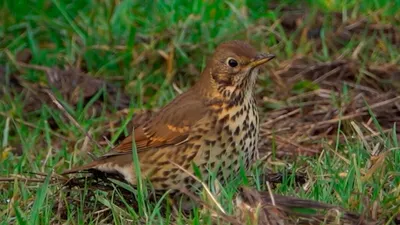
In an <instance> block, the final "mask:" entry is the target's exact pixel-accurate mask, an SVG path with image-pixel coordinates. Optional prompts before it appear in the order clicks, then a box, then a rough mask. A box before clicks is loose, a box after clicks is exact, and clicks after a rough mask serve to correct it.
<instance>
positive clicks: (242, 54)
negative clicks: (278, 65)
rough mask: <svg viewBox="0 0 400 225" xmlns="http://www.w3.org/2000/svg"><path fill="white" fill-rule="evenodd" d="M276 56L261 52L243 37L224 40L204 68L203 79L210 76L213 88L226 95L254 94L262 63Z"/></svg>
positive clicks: (208, 78)
mask: <svg viewBox="0 0 400 225" xmlns="http://www.w3.org/2000/svg"><path fill="white" fill-rule="evenodd" d="M274 57H275V56H274V55H272V54H260V53H258V52H257V51H256V50H255V49H254V48H253V47H252V46H251V45H249V44H248V43H246V42H243V41H228V42H224V43H222V44H220V45H219V46H218V47H217V49H216V50H215V52H214V54H213V56H212V58H211V59H210V60H209V61H208V64H207V67H206V69H205V70H204V72H203V75H202V76H203V80H209V81H211V82H208V83H209V86H210V88H212V89H214V90H216V91H217V93H220V94H221V95H222V96H223V97H224V98H227V99H229V98H233V97H235V96H237V95H239V94H240V95H242V96H243V95H246V94H251V93H252V90H253V89H254V85H255V80H256V78H257V75H258V71H259V66H261V65H263V64H264V63H266V62H268V61H270V60H271V59H273V58H274Z"/></svg>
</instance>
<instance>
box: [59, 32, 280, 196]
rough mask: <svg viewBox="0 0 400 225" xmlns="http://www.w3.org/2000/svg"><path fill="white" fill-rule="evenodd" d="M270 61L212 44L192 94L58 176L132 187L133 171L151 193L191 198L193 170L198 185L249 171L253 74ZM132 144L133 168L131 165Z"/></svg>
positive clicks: (253, 150)
mask: <svg viewBox="0 0 400 225" xmlns="http://www.w3.org/2000/svg"><path fill="white" fill-rule="evenodd" d="M274 57H275V56H274V55H273V54H265V53H259V52H258V51H257V50H256V49H255V48H254V47H253V46H251V45H250V44H249V43H247V42H245V41H241V40H233V41H226V42H223V43H221V44H219V45H218V46H217V48H216V49H215V52H214V53H213V55H212V56H211V58H209V60H208V61H207V64H206V67H205V69H204V70H203V72H202V73H201V75H200V78H199V79H198V81H197V82H196V83H195V84H194V85H193V86H192V87H191V88H189V89H188V90H187V91H186V92H184V93H182V94H180V95H178V96H177V97H176V98H175V99H173V100H172V101H171V102H170V103H169V104H167V105H165V106H164V107H162V108H161V109H160V110H159V111H158V112H157V113H156V114H155V115H153V116H152V117H151V118H149V119H148V120H146V121H145V122H143V123H142V124H139V125H137V126H136V127H135V128H134V131H133V133H132V134H131V135H130V136H128V137H126V138H125V139H123V140H122V141H121V142H120V143H119V144H118V145H117V146H116V147H114V148H112V149H111V150H110V151H109V152H108V153H106V154H104V155H103V156H101V157H99V158H97V159H95V160H93V161H92V162H90V163H88V164H86V165H83V166H78V167H75V168H72V169H70V170H67V171H64V172H63V173H62V174H63V175H67V174H71V173H79V172H83V171H94V172H102V173H105V174H117V175H120V176H122V178H123V179H124V180H125V181H126V182H127V183H129V184H131V185H133V186H135V185H138V177H137V174H139V173H137V171H135V168H140V175H141V178H143V179H146V180H148V181H150V183H151V185H152V187H153V189H154V190H156V191H159V192H166V191H171V190H172V191H177V190H182V188H186V189H188V190H193V187H195V186H196V184H195V183H198V182H196V180H195V179H194V178H193V176H192V175H190V173H192V174H193V173H194V172H195V170H196V171H200V173H201V175H202V177H207V175H209V174H210V173H214V174H216V178H217V179H219V180H223V179H226V178H228V177H231V176H234V175H236V174H237V173H238V172H239V169H240V167H241V162H242V165H244V167H245V168H246V169H248V168H249V166H251V164H252V162H253V161H254V160H255V159H256V158H257V155H258V149H257V142H258V135H259V123H260V120H259V114H258V110H257V106H256V101H255V98H254V89H255V83H256V79H257V76H258V74H259V68H260V66H261V65H263V64H265V63H267V62H268V61H270V60H271V59H273V58H274ZM133 140H134V142H135V143H134V144H135V145H136V152H137V156H138V160H137V162H139V165H138V166H139V167H137V165H136V166H135V165H134V162H133V156H132V154H133V150H132V149H133V147H132V145H133ZM196 168H197V169H196ZM183 169H184V170H185V171H184V170H183ZM203 179H205V178H203ZM205 181H206V180H205Z"/></svg>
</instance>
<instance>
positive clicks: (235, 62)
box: [228, 58, 239, 67]
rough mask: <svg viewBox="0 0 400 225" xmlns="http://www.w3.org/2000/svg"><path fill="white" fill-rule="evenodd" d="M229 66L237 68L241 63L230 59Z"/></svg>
mask: <svg viewBox="0 0 400 225" xmlns="http://www.w3.org/2000/svg"><path fill="white" fill-rule="evenodd" d="M228 65H229V66H230V67H236V66H237V65H239V63H238V62H237V61H236V60H235V59H233V58H229V59H228Z"/></svg>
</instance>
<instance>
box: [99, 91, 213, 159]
mask: <svg viewBox="0 0 400 225" xmlns="http://www.w3.org/2000/svg"><path fill="white" fill-rule="evenodd" d="M206 112H207V107H206V106H205V105H204V103H203V102H202V101H201V100H199V99H198V98H197V96H195V95H193V93H190V92H187V93H185V94H183V95H180V96H178V97H177V98H175V99H174V101H172V102H171V103H169V104H168V105H166V106H165V107H164V108H163V109H161V110H160V111H159V112H158V113H157V114H156V115H154V116H153V117H152V118H151V119H150V120H149V121H147V122H146V123H144V124H142V125H140V126H138V127H136V128H135V129H134V134H135V142H136V148H137V151H138V152H141V151H145V150H146V149H149V148H156V147H162V146H166V145H173V144H178V143H181V142H184V141H185V140H186V138H187V137H188V135H189V133H190V130H191V129H192V127H193V125H194V124H195V123H196V122H197V121H199V120H200V119H201V118H202V117H203V116H205V114H206ZM131 150H132V136H128V137H126V138H125V139H124V140H123V141H122V142H121V143H120V144H119V145H118V146H116V147H115V148H114V149H113V150H111V151H110V152H109V153H107V154H105V155H104V156H103V157H110V156H115V155H120V154H126V153H130V151H131Z"/></svg>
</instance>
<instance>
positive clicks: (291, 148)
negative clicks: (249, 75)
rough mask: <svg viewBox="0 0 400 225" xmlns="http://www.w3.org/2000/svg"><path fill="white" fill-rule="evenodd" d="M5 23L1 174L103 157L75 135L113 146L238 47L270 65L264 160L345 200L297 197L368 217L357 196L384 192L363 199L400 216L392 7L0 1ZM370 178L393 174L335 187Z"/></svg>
mask: <svg viewBox="0 0 400 225" xmlns="http://www.w3.org/2000/svg"><path fill="white" fill-rule="evenodd" d="M0 15H1V17H0V37H1V39H0V87H1V89H0V130H2V132H0V133H1V136H2V137H1V146H0V147H1V151H0V152H1V153H2V154H0V174H4V175H10V174H12V173H26V172H27V171H42V172H46V171H49V170H53V169H54V170H55V171H61V170H62V169H64V168H66V167H68V165H69V162H70V160H76V161H80V160H82V158H84V157H86V156H85V154H84V153H85V152H86V151H89V150H90V151H91V150H92V148H94V151H95V153H96V154H100V153H99V149H97V147H96V146H92V144H90V142H89V141H87V140H86V139H85V134H84V133H83V132H82V129H83V130H85V131H86V132H89V133H90V134H92V135H93V136H94V138H95V139H96V140H98V141H99V143H100V144H101V145H104V146H108V141H105V139H104V138H103V137H106V138H107V139H109V140H110V141H111V142H112V143H117V142H118V140H120V139H121V137H123V136H126V135H127V134H128V133H129V131H130V130H131V127H132V126H134V125H135V124H138V123H141V122H142V121H144V120H146V118H148V116H150V115H151V114H152V113H154V112H156V111H157V110H158V109H159V108H160V107H161V106H163V105H165V104H166V103H168V102H169V101H170V100H171V99H173V98H174V97H175V96H176V95H178V94H179V93H181V92H183V91H185V90H186V89H187V88H188V87H190V86H191V85H193V83H194V82H195V81H196V79H197V78H198V77H199V75H200V73H201V71H202V69H203V68H204V67H205V64H206V60H207V57H208V56H210V55H211V54H212V52H213V50H214V49H215V47H216V45H218V44H219V43H221V42H223V41H226V40H232V39H242V40H246V41H248V42H249V43H251V44H252V45H253V46H255V47H256V48H257V49H259V50H260V52H268V53H273V54H275V55H276V56H277V57H276V59H275V60H273V61H272V62H271V63H269V64H268V65H267V66H266V67H265V68H264V70H263V73H262V74H261V75H260V77H259V79H258V83H257V89H256V97H257V99H258V104H259V110H260V113H261V115H262V116H261V119H262V127H261V128H262V134H261V141H260V144H259V146H260V149H261V150H262V154H263V155H267V154H272V155H273V159H274V160H281V159H282V158H285V159H286V160H289V161H290V160H291V162H293V160H294V162H296V163H294V165H297V166H295V167H291V168H295V169H293V170H295V172H298V170H299V171H301V172H304V173H311V174H320V175H321V176H322V174H327V173H328V174H335V175H334V176H332V179H333V180H330V181H333V182H332V183H329V182H328V183H324V184H321V185H322V186H323V185H328V186H329V185H330V186H329V187H331V188H332V187H334V189H340V190H342V192H338V193H340V194H338V193H336V194H337V196H342V198H341V199H337V198H336V197H334V196H330V197H326V196H325V197H324V195H323V194H321V193H320V194H315V193H317V192H318V190H320V191H321V190H323V189H324V188H321V189H318V190H315V189H312V188H316V187H318V185H317V184H319V183H318V182H319V181H315V182H316V183H314V184H316V187H308V188H311V189H310V190H312V191H309V192H307V191H305V193H303V194H304V195H303V196H308V197H313V198H314V199H315V198H316V199H323V200H325V201H328V202H334V203H338V204H340V205H342V206H345V207H348V208H352V209H354V210H356V211H363V212H364V211H367V214H368V215H369V216H373V213H372V210H373V209H372V208H368V207H367V206H365V207H364V206H363V205H362V204H361V203H362V202H363V201H364V200H362V195H361V193H363V192H365V191H367V190H369V189H368V187H380V191H382V193H381V192H380V191H377V192H375V194H371V196H372V197H371V196H370V197H371V199H370V200H368V202H369V204H373V203H374V202H376V203H374V204H378V208H379V209H382V210H383V209H384V208H385V207H386V208H387V209H391V210H392V211H390V210H388V212H385V211H384V210H383V211H382V210H381V211H379V210H378V211H379V213H381V214H384V216H386V217H385V218H388V217H390V218H392V219H393V218H395V217H391V216H393V215H394V214H393V213H392V212H394V211H395V210H394V209H398V206H396V204H394V203H393V201H397V200H396V198H395V197H393V196H395V195H396V194H395V193H399V189H398V187H397V189H395V187H396V183H397V184H398V183H400V180H399V179H400V178H399V176H397V178H396V176H394V174H398V173H399V172H400V168H399V165H400V155H399V154H398V151H397V153H395V152H394V151H392V150H393V149H397V148H398V147H399V145H398V140H399V137H400V131H399V130H400V125H399V124H400V123H399V121H400V97H399V96H400V66H399V65H400V1H398V0H396V1H384V0H371V1H359V0H347V1H344V0H343V1H340V0H317V1H258V0H254V1H242V0H239V1H200V0H194V1H181V0H173V1H118V0H114V1H61V0H52V1H48V0H40V1H39V0H38V1H15V0H4V1H1V2H0ZM49 90H50V91H51V93H53V95H54V96H55V97H56V98H57V99H58V100H59V101H60V102H61V103H62V104H63V106H64V109H60V108H59V107H57V106H56V105H55V104H54V103H53V102H54V100H52V99H51V96H50V95H49V94H48V91H49ZM66 114H69V115H71V116H72V117H73V118H75V119H76V121H77V123H78V124H79V126H81V127H78V126H76V124H75V123H72V122H71V121H70V120H69V119H67V117H66ZM132 116H133V120H131V118H132ZM121 125H123V126H122V127H123V128H120V127H121ZM331 150H332V151H334V152H336V153H335V154H333V153H332V154H328V156H326V155H325V154H327V153H326V152H330V151H331ZM338 151H340V152H339V153H337V152H338ZM387 152H389V153H387ZM32 153H34V154H32ZM72 153H74V154H72ZM388 154H392V155H390V156H388ZM71 155H72V156H71ZM299 155H301V156H312V157H311V158H301V157H297V156H299ZM354 155H355V156H357V157H356V158H357V159H353V158H352V157H353V156H354ZM19 156H23V157H22V158H20V157H19ZM294 156H295V157H294ZM313 156H318V157H320V158H319V159H316V158H315V157H313ZM381 156H382V157H383V158H381ZM71 157H72V158H71ZM324 157H328V158H324ZM386 157H391V160H388V159H387V158H386ZM318 160H322V161H318ZM379 160H381V161H379ZM321 162H323V163H324V164H320V163H321ZM376 162H379V163H380V164H379V165H378V166H377V167H373V166H372V165H375V163H376ZM277 165H278V164H273V166H270V167H271V168H269V169H272V170H274V171H279V170H280V167H279V166H277ZM371 168H374V169H373V170H371ZM377 168H380V169H381V170H379V169H377ZM360 170H361V173H358V172H360ZM317 171H318V172H317ZM357 171H358V172H357ZM377 171H381V173H382V174H389V175H387V176H384V177H381V178H376V179H377V180H379V181H377V180H374V181H371V182H372V183H368V182H366V183H363V184H361V183H360V184H357V185H356V184H353V183H352V184H348V183H346V182H345V183H344V184H343V185H344V186H343V188H342V186H340V184H337V185H339V186H335V185H336V184H334V183H335V182H336V183H340V182H341V181H342V179H344V180H351V179H354V176H355V174H358V176H365V177H366V178H368V179H369V178H371V177H373V176H375V175H373V174H374V173H376V172H377ZM360 174H361V175H360ZM390 174H391V175H392V176H390ZM335 179H337V180H335ZM368 179H367V180H368ZM332 185H333V186H332ZM355 186H357V188H355ZM320 187H321V186H320ZM382 187H385V188H386V189H385V188H382ZM341 188H342V189H341ZM355 189H357V190H358V192H357V193H358V194H354V190H355ZM372 189H373V190H375V189H374V188H371V190H372ZM278 191H279V192H282V193H296V192H297V191H298V190H297V189H296V188H294V187H292V188H288V187H287V186H281V187H280V189H279V188H278ZM378 192H379V193H380V194H378ZM318 193H319V192H318ZM388 193H391V194H388ZM381 194H382V195H381ZM386 194H388V195H389V196H387V195H386ZM5 195H7V196H8V195H10V193H5ZM27 196H28V195H27ZM354 196H355V197H354ZM383 196H386V197H387V198H388V199H386V198H385V197H383ZM5 198H6V197H5ZM384 199H385V201H384ZM351 201H353V202H351ZM396 207H397V208H396ZM0 208H1V207H0ZM374 210H376V209H374ZM375 213H376V212H375ZM376 215H377V214H375V217H377V216H376Z"/></svg>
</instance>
